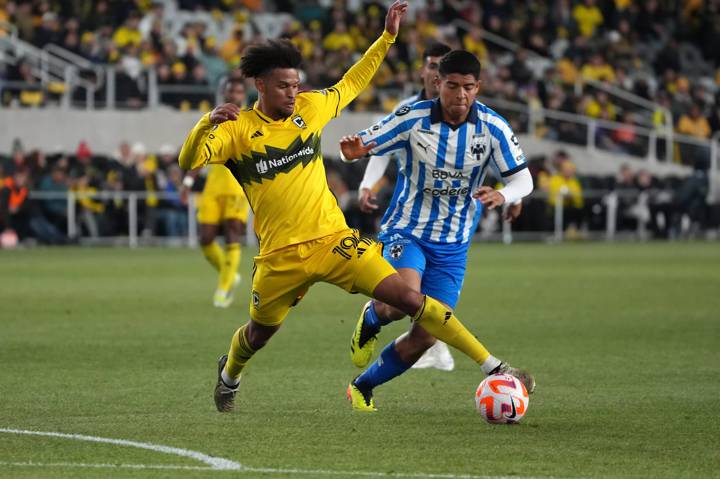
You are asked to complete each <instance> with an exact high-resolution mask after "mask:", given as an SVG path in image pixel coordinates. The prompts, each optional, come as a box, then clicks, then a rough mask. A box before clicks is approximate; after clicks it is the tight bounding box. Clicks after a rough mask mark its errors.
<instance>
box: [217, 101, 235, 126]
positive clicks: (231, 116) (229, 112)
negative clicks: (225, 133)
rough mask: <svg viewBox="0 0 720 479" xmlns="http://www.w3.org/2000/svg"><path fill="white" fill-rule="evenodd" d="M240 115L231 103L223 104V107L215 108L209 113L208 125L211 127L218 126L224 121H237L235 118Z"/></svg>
mask: <svg viewBox="0 0 720 479" xmlns="http://www.w3.org/2000/svg"><path fill="white" fill-rule="evenodd" d="M239 113H240V107H239V106H237V105H235V104H233V103H225V104H224V105H220V106H216V107H215V108H214V109H213V111H211V112H210V123H212V124H213V125H219V124H220V123H224V122H226V121H234V120H237V116H238V114H239Z"/></svg>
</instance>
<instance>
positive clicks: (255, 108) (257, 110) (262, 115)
mask: <svg viewBox="0 0 720 479" xmlns="http://www.w3.org/2000/svg"><path fill="white" fill-rule="evenodd" d="M259 105H260V101H256V102H255V103H254V104H253V106H252V110H253V111H254V112H255V114H256V115H257V116H259V117H260V119H261V120H262V121H264V122H265V123H283V122H286V121H288V120H289V119H290V118H292V117H293V115H295V110H293V113H292V115H290V116H289V117H287V118H283V119H282V120H273V119H272V118H270V117H269V116H267V115H266V114H265V113H263V112H262V111H260V108H258V106H259ZM295 107H296V108H297V104H295Z"/></svg>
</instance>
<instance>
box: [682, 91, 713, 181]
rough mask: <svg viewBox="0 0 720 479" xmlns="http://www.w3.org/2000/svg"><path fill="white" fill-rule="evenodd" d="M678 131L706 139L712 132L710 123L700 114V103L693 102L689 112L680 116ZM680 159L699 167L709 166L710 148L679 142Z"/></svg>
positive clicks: (684, 162)
mask: <svg viewBox="0 0 720 479" xmlns="http://www.w3.org/2000/svg"><path fill="white" fill-rule="evenodd" d="M677 131H678V133H682V134H683V135H688V136H692V137H695V138H702V139H707V138H710V134H711V133H712V132H711V130H710V123H709V122H708V120H707V118H705V116H704V115H703V114H702V110H701V108H700V105H699V104H697V103H694V104H693V105H692V107H690V112H689V113H688V114H686V115H683V116H681V117H680V121H678V126H677ZM679 148H680V161H681V163H683V164H686V165H694V166H696V167H697V168H699V169H706V168H707V167H708V166H709V161H710V150H709V148H708V147H707V146H705V145H703V144H695V143H686V142H682V143H680V144H679Z"/></svg>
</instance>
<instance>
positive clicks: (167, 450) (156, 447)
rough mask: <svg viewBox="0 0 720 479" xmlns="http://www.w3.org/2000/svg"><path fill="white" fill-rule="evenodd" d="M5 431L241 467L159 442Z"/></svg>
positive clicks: (222, 467)
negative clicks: (128, 448) (101, 444)
mask: <svg viewBox="0 0 720 479" xmlns="http://www.w3.org/2000/svg"><path fill="white" fill-rule="evenodd" d="M2 432H5V433H8V434H23V435H27V436H45V437H58V438H62V439H73V440H75V441H87V442H99V443H103V444H114V445H116V446H129V447H136V448H138V449H147V450H150V451H155V452H162V453H164V454H174V455H176V456H181V457H188V458H190V459H195V460H196V461H200V462H202V463H204V464H207V465H208V466H210V467H211V468H212V469H219V470H231V471H237V470H240V469H242V468H243V466H242V464H239V463H237V462H234V461H230V460H228V459H223V458H221V457H212V456H208V455H206V454H203V453H201V452H197V451H190V450H188V449H180V448H178V447H169V446H163V445H160V444H152V443H149V442H137V441H127V440H125V439H110V438H106V437H97V436H85V435H83V434H63V433H60V432H43V431H26V430H23V429H5V428H0V433H2Z"/></svg>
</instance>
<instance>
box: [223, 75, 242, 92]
mask: <svg viewBox="0 0 720 479" xmlns="http://www.w3.org/2000/svg"><path fill="white" fill-rule="evenodd" d="M235 85H240V86H242V87H243V88H245V82H244V80H243V78H240V77H230V78H228V79H227V80H225V85H223V89H224V90H230V89H232V88H233V87H234V86H235Z"/></svg>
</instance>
